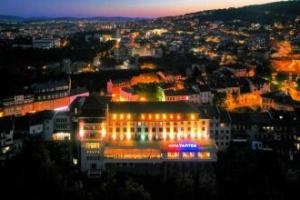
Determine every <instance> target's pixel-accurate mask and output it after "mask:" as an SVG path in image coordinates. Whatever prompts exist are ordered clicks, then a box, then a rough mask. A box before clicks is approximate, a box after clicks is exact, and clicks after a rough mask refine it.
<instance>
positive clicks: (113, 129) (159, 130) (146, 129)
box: [109, 127, 206, 133]
mask: <svg viewBox="0 0 300 200" xmlns="http://www.w3.org/2000/svg"><path fill="white" fill-rule="evenodd" d="M122 130H123V131H122V132H124V133H126V132H127V131H130V132H139V133H141V132H146V133H147V132H150V130H152V132H163V131H164V129H163V128H161V127H160V128H157V127H154V128H152V129H149V128H148V127H145V128H143V129H142V128H130V129H128V128H126V127H124V128H123V129H122ZM171 130H173V132H175V133H176V132H179V131H182V132H183V131H185V130H187V131H189V132H190V131H191V130H192V128H190V127H188V128H183V127H182V128H173V129H171V128H165V131H166V132H167V133H169V132H171ZM201 130H202V131H205V130H206V128H205V127H202V129H201ZM109 131H110V132H111V133H114V132H117V133H119V132H121V128H110V129H109ZM197 131H198V129H197V128H195V129H194V132H197Z"/></svg>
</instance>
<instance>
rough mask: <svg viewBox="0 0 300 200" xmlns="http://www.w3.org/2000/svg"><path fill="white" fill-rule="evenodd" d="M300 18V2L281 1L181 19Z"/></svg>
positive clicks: (192, 15) (215, 11)
mask: <svg viewBox="0 0 300 200" xmlns="http://www.w3.org/2000/svg"><path fill="white" fill-rule="evenodd" d="M296 16H300V1H299V0H297V1H296V0H294V1H281V2H274V3H268V4H262V5H252V6H245V7H240V8H228V9H218V10H208V11H202V12H196V13H190V14H186V15H182V16H180V17H179V18H184V19H186V18H198V19H199V21H232V20H236V19H239V20H242V21H250V22H260V23H272V22H275V21H286V20H289V19H293V18H295V17H296Z"/></svg>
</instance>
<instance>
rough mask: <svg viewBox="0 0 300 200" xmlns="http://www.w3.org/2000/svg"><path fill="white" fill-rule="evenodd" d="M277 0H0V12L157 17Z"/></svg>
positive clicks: (41, 14) (6, 13) (19, 14)
mask: <svg viewBox="0 0 300 200" xmlns="http://www.w3.org/2000/svg"><path fill="white" fill-rule="evenodd" d="M274 1H275V0H0V14H2V15H15V16H23V17H42V16H44V17H66V16H70V17H92V16H128V17H158V16H169V15H178V14H184V13H189V12H195V11H201V10H207V9H215V8H227V7H237V6H242V5H250V4H259V3H266V2H274Z"/></svg>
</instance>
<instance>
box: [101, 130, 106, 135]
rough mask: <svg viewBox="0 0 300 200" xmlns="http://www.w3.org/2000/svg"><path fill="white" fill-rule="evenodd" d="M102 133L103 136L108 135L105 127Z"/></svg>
mask: <svg viewBox="0 0 300 200" xmlns="http://www.w3.org/2000/svg"><path fill="white" fill-rule="evenodd" d="M101 135H102V137H105V135H106V130H105V129H102V131H101Z"/></svg>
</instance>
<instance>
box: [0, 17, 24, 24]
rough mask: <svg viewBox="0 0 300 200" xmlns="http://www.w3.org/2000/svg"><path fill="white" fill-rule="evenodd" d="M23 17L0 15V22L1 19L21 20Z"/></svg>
mask: <svg viewBox="0 0 300 200" xmlns="http://www.w3.org/2000/svg"><path fill="white" fill-rule="evenodd" d="M23 19H24V18H23V17H18V16H8V15H0V22H1V21H2V22H3V21H4V22H5V21H14V22H16V21H22V20H23Z"/></svg>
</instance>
